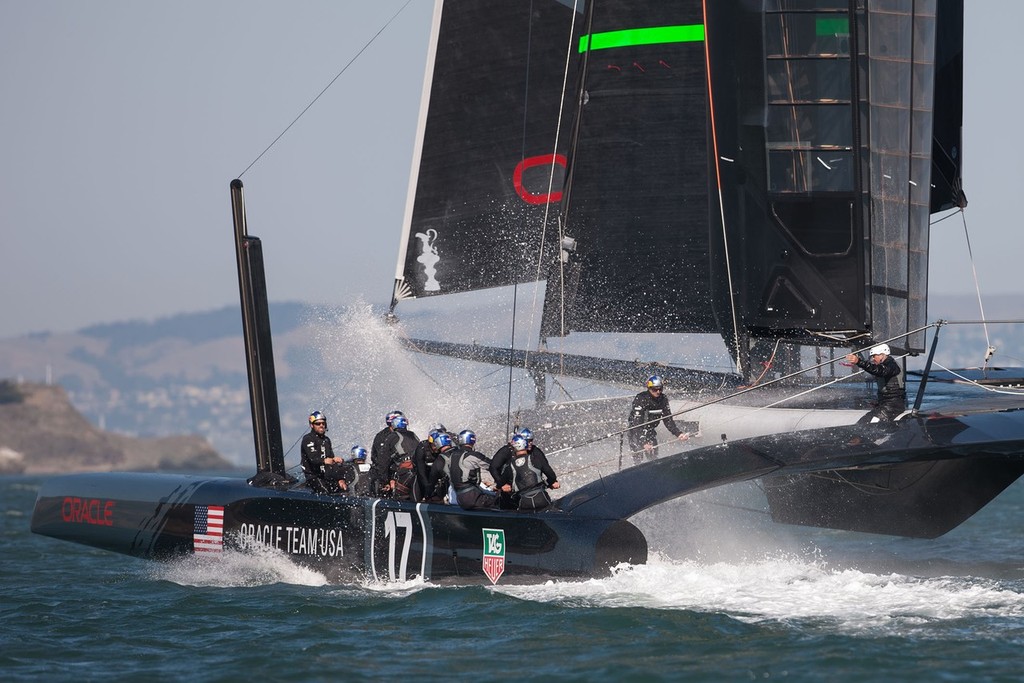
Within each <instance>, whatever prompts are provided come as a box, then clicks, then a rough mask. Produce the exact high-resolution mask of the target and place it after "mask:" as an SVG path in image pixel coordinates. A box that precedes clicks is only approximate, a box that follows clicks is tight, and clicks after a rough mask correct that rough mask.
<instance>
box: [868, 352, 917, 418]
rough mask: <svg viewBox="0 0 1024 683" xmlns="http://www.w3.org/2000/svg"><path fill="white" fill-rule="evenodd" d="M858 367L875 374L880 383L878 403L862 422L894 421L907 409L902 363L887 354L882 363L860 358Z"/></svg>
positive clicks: (876, 380)
mask: <svg viewBox="0 0 1024 683" xmlns="http://www.w3.org/2000/svg"><path fill="white" fill-rule="evenodd" d="M857 367H858V368H860V369H861V370H863V371H864V372H866V373H868V374H869V375H873V376H874V378H875V382H877V384H878V404H877V405H876V406H875V407H874V409H873V410H872V411H871V412H870V413H868V414H867V415H865V416H864V417H862V418H861V422H892V421H893V420H895V419H896V417H897V416H898V415H899V414H900V413H902V412H903V411H905V410H906V409H907V390H906V388H905V387H904V386H903V376H902V375H901V373H900V364H899V363H897V362H896V361H895V359H893V357H892V356H886V357H885V360H883V361H882V362H881V363H872V362H871V361H866V360H863V359H860V358H858V359H857ZM875 418H877V419H875Z"/></svg>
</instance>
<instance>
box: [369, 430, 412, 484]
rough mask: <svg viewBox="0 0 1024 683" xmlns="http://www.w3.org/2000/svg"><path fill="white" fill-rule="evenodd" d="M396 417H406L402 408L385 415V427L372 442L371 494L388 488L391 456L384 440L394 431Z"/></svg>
mask: <svg viewBox="0 0 1024 683" xmlns="http://www.w3.org/2000/svg"><path fill="white" fill-rule="evenodd" d="M396 417H404V414H403V413H402V411H401V410H392V411H391V412H390V413H388V414H387V415H385V416H384V429H382V430H380V431H379V432H377V433H376V434H375V435H374V437H373V442H372V443H371V444H370V475H369V477H367V482H366V486H367V491H368V492H369V495H371V496H379V495H380V494H381V493H382V492H386V491H387V489H388V479H387V478H388V467H389V466H390V465H391V457H390V456H389V455H388V454H386V453H385V452H384V441H385V440H386V439H387V438H388V436H390V435H391V434H392V433H394V429H393V428H392V427H391V423H392V422H393V421H394V419H395V418H396Z"/></svg>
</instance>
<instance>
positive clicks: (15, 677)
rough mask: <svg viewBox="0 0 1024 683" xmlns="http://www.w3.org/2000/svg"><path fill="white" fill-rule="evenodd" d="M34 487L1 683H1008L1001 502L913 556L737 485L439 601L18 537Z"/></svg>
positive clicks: (20, 497)
mask: <svg viewBox="0 0 1024 683" xmlns="http://www.w3.org/2000/svg"><path fill="white" fill-rule="evenodd" d="M40 481H41V479H40V478H37V477H5V478H0V558H2V560H0V561H2V563H3V571H2V575H0V576H2V578H0V582H2V584H0V586H2V590H0V680H2V681H23V680H46V681H65V680H66V681H96V680H147V681H171V680H190V681H191V680H197V681H236V680H242V679H245V678H248V677H252V676H258V677H260V678H262V679H265V680H272V681H321V680H323V681H326V680H332V681H336V680H391V681H393V680H424V681H454V680H469V679H471V678H472V679H474V680H496V681H502V680H531V679H536V678H542V677H544V678H548V679H550V680H570V681H583V680H609V681H611V680H614V681H620V680H626V681H629V680H635V681H651V680H666V681H669V680H671V681H677V680H687V681H723V680H725V681H750V680H779V679H784V680H794V681H797V680H842V681H881V680H886V681H972V682H973V681H1017V680H1022V678H1024V665H1022V662H1024V656H1022V647H1024V483H1022V482H1018V483H1017V484H1014V485H1013V486H1012V487H1010V488H1009V489H1008V490H1007V491H1005V492H1004V493H1003V494H1002V495H1001V496H1000V497H999V498H997V499H996V500H995V501H994V502H993V503H992V504H991V505H990V506H988V507H987V508H986V509H984V510H982V511H981V512H980V513H979V514H978V515H976V516H975V517H973V518H972V519H970V520H968V521H967V522H966V523H965V524H963V525H962V526H961V527H959V528H957V529H955V530H954V531H952V532H951V533H949V534H947V535H946V536H944V537H942V538H940V539H936V540H930V541H925V540H917V539H898V538H888V537H884V536H871V535H866V534H852V533H844V532H836V531H824V530H813V529H801V528H796V527H788V526H780V525H774V524H772V523H771V522H770V521H769V520H768V519H767V518H766V516H765V515H764V514H763V513H762V512H759V510H758V507H757V491H756V487H753V486H752V485H749V484H744V485H740V486H739V487H736V488H735V489H734V490H732V491H731V492H726V494H725V495H724V496H718V497H715V496H705V495H703V494H701V495H700V496H698V497H688V498H686V499H683V500H681V501H676V502H675V503H673V504H670V505H669V506H664V508H665V509H663V510H661V511H660V512H659V513H657V514H655V513H652V512H648V513H645V514H644V515H641V516H639V517H638V518H637V519H636V520H635V521H636V522H637V523H638V525H639V526H640V527H641V528H642V529H644V531H645V534H647V535H648V538H649V539H650V541H651V545H652V556H651V559H650V562H649V563H648V564H646V565H644V566H623V567H620V568H618V569H617V570H616V571H615V573H614V574H613V575H612V576H610V577H608V578H602V579H594V580H589V581H579V582H570V581H557V582H549V583H544V584H541V585H533V586H510V585H503V584H502V583H499V584H498V585H497V586H495V587H479V586H476V587H462V588H460V587H439V586H435V585H431V584H429V583H423V582H410V583H405V584H398V585H395V584H391V585H382V584H359V585H345V586H342V585H331V584H329V583H328V582H327V581H326V580H325V578H324V577H323V576H321V575H319V574H317V573H316V572H313V571H310V570H308V569H304V568H301V567H298V566H296V565H294V564H292V563H291V562H289V560H288V559H287V558H286V557H284V556H283V555H280V554H276V553H273V552H270V551H268V552H265V553H261V554H255V555H243V554H237V553H233V552H226V553H224V554H223V556H218V557H214V558H208V557H201V558H200V557H193V558H187V559H183V560H179V561H175V562H171V563H154V562H145V561H142V560H136V559H134V558H129V557H126V556H123V555H116V554H112V553H108V552H105V551H102V550H98V549H94V548H89V547H85V546H79V545H75V544H71V543H66V542H62V541H58V540H54V539H51V538H45V537H41V536H35V535H33V534H31V533H30V531H29V521H30V517H31V509H32V505H33V502H34V500H35V496H36V493H37V491H38V487H39V484H40Z"/></svg>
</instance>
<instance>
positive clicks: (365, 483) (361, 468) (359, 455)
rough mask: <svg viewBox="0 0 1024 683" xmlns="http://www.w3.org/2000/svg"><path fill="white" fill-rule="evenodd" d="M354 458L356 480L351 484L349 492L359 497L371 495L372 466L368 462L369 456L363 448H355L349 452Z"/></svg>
mask: <svg viewBox="0 0 1024 683" xmlns="http://www.w3.org/2000/svg"><path fill="white" fill-rule="evenodd" d="M349 455H350V456H352V466H353V467H354V468H355V471H356V478H355V480H353V481H352V482H351V483H350V484H349V487H348V488H349V491H350V492H351V493H353V494H354V495H357V496H368V495H370V465H369V463H367V462H366V458H367V456H368V455H369V453H368V452H367V450H366V449H365V448H363V447H362V446H353V447H352V449H351V450H350V451H349Z"/></svg>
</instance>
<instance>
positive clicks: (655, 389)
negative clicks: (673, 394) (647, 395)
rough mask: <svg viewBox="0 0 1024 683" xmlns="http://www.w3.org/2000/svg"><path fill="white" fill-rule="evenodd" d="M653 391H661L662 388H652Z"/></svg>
mask: <svg viewBox="0 0 1024 683" xmlns="http://www.w3.org/2000/svg"><path fill="white" fill-rule="evenodd" d="M651 391H661V387H651Z"/></svg>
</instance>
